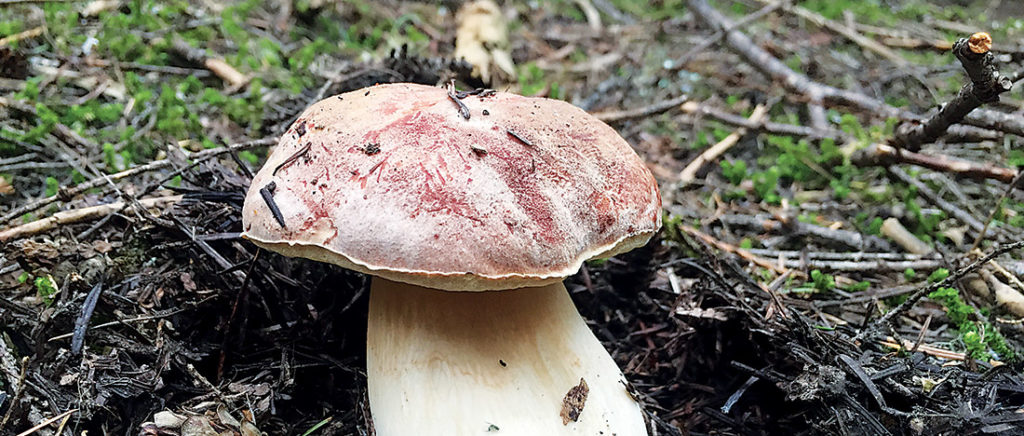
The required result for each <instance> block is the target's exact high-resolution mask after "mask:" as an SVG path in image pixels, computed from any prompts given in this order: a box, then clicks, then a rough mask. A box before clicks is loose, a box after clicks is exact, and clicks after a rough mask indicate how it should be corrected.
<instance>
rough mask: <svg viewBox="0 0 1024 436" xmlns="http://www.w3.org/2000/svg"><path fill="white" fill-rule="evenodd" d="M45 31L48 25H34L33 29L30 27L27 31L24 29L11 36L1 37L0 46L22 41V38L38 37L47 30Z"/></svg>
mask: <svg viewBox="0 0 1024 436" xmlns="http://www.w3.org/2000/svg"><path fill="white" fill-rule="evenodd" d="M45 31H46V27H44V26H39V27H33V28H31V29H28V30H25V31H22V32H18V33H15V34H13V35H10V36H5V37H3V38H0V47H3V46H5V45H7V44H10V43H12V42H15V41H21V40H23V39H27V38H35V37H37V36H39V35H42V34H43V32H45Z"/></svg>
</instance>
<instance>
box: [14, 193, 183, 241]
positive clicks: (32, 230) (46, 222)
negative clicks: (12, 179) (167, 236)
mask: <svg viewBox="0 0 1024 436" xmlns="http://www.w3.org/2000/svg"><path fill="white" fill-rule="evenodd" d="M182 198H183V197H182V196H181V195H171V196H167V197H156V198H146V199H142V200H139V203H140V204H141V205H142V207H145V208H159V207H163V206H165V205H168V204H174V203H177V202H179V201H181V199H182ZM126 207H128V203H126V202H123V201H118V202H115V203H108V204H101V205H97V206H90V207H83V208H81V209H72V210H66V211H62V212H57V213H55V214H53V215H51V216H49V217H46V218H43V219H39V220H35V221H32V222H30V223H25V224H22V225H20V226H17V227H12V228H9V229H6V230H3V231H0V242H6V241H9V240H11V239H15V238H23V237H26V236H32V235H38V234H40V233H43V232H46V231H49V230H52V229H55V228H57V227H58V226H61V225H66V224H73V223H77V222H82V221H86V220H90V219H94V218H99V217H102V216H107V215H110V214H114V213H117V212H120V211H122V210H124V208H126Z"/></svg>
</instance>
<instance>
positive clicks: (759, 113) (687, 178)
mask: <svg viewBox="0 0 1024 436" xmlns="http://www.w3.org/2000/svg"><path fill="white" fill-rule="evenodd" d="M767 113H768V107H767V106H765V105H763V104H759V105H757V106H756V107H754V110H753V112H752V113H751V114H750V117H749V118H748V120H749V121H750V122H751V123H755V124H757V123H760V122H761V121H763V120H764V117H765V115H766V114H767ZM746 134H747V129H746V128H743V127H740V128H738V129H736V131H734V132H732V133H730V134H729V135H728V136H726V137H725V138H722V140H721V141H718V143H717V144H715V145H712V146H711V147H708V149H707V150H704V152H703V153H701V154H700V155H699V156H697V157H696V158H695V159H694V160H693V161H691V162H690V163H689V164H688V165H686V168H683V171H682V172H680V173H679V183H680V184H681V185H683V186H686V185H689V184H690V183H693V180H694V179H696V178H697V172H698V171H700V169H701V168H703V167H704V165H706V164H707V163H708V162H712V161H714V160H715V159H718V157H719V156H721V155H722V153H725V152H726V150H728V149H729V148H731V147H732V146H733V145H736V143H737V142H739V140H740V138H742V137H743V135H746Z"/></svg>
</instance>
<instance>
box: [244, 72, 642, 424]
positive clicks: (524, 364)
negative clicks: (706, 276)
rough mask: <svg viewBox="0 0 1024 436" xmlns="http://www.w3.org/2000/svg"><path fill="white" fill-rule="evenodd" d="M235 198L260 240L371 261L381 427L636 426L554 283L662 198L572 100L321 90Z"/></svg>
mask: <svg viewBox="0 0 1024 436" xmlns="http://www.w3.org/2000/svg"><path fill="white" fill-rule="evenodd" d="M243 213H244V217H243V220H242V222H243V226H244V237H245V238H247V239H249V240H251V241H252V242H254V243H255V244H256V245H258V246H260V247H263V248H266V249H269V250H272V251H276V252H278V253H282V254H284V255H288V256H298V257H305V258H309V259H313V260H317V261H321V262H329V263H333V264H336V265H340V266H342V267H345V268H349V269H352V270H355V271H359V272H363V273H366V274H371V275H373V276H374V278H373V281H372V284H371V287H370V288H371V291H370V305H369V306H370V307H369V326H368V333H367V358H366V364H367V375H368V382H367V383H368V385H369V386H368V388H369V399H370V409H371V415H372V418H373V424H374V428H375V430H376V434H377V435H378V436H407V435H444V436H453V435H454V436H461V435H477V434H480V435H484V434H495V433H493V432H495V431H497V432H498V433H496V434H505V435H528V436H536V435H570V434H571V435H587V436H591V435H602V434H603V435H609V436H610V435H619V436H640V435H646V434H647V432H646V429H645V426H644V421H643V417H642V414H641V411H640V407H639V405H638V404H637V403H636V401H635V400H634V399H633V397H632V396H631V394H630V393H629V392H628V390H627V384H626V383H625V379H624V378H623V375H622V372H621V371H620V370H619V368H618V367H617V366H616V364H615V362H614V361H613V360H612V358H611V356H609V354H608V352H607V351H606V350H605V349H604V348H603V347H602V346H601V344H600V342H598V340H597V338H596V337H595V336H594V334H593V333H592V332H591V331H590V329H589V328H588V327H587V325H586V323H585V322H584V321H583V319H582V318H581V317H580V315H579V313H578V312H577V311H576V309H575V307H574V306H573V303H572V301H571V300H570V298H569V295H568V293H567V292H566V289H565V287H564V286H563V285H562V280H563V279H564V278H565V277H567V276H569V275H571V274H574V273H575V272H576V271H578V270H579V268H580V266H581V265H582V263H583V262H584V261H586V260H587V259H591V258H604V257H609V256H614V255H616V254H618V253H623V252H625V251H628V250H631V249H633V248H635V247H638V246H640V245H643V244H645V243H646V242H647V241H648V239H650V237H651V236H652V235H653V234H654V233H655V232H656V231H657V230H658V229H659V227H660V226H661V199H660V196H659V193H658V187H657V184H656V182H655V180H654V178H653V177H652V176H651V173H650V172H649V171H648V170H647V168H646V167H645V165H644V163H643V161H642V160H641V159H640V158H639V157H638V156H637V155H636V153H635V152H634V151H633V150H632V149H631V148H630V146H629V145H628V144H627V143H626V141H625V140H623V139H622V138H621V137H620V136H619V135H618V134H617V133H616V132H615V130H613V129H612V128H611V127H609V126H607V125H606V124H604V123H602V122H601V121H599V120H597V119H595V118H594V117H592V116H590V115H588V114H587V113H586V112H584V111H583V110H581V109H579V108H576V107H574V106H572V105H570V104H568V103H565V102H562V101H557V100H549V99H544V98H528V97H522V96H519V95H514V94H510V93H504V92H494V91H483V92H469V93H461V92H456V91H454V88H452V87H449V89H447V90H445V89H443V88H438V87H431V86H423V85H414V84H390V85H378V86H374V87H370V88H366V89H361V90H358V91H353V92H349V93H346V94H342V95H338V96H334V97H330V98H327V99H325V100H323V101H320V102H318V103H315V104H313V105H312V106H311V107H309V108H308V109H307V110H306V111H305V112H304V113H303V114H302V115H300V117H299V118H298V120H297V121H296V122H295V123H294V124H293V125H292V126H291V128H289V130H288V131H287V132H286V133H285V134H284V136H283V137H282V138H281V140H280V143H279V144H278V145H277V147H276V148H275V149H274V150H273V152H272V153H271V155H270V156H269V158H268V159H267V162H266V164H265V165H264V167H263V168H262V169H261V170H260V171H259V173H258V174H256V176H255V177H254V178H253V181H252V187H251V188H250V189H249V193H248V195H247V196H246V198H245V205H244V208H243ZM453 291H462V292H453Z"/></svg>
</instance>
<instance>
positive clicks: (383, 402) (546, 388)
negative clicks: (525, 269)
mask: <svg viewBox="0 0 1024 436" xmlns="http://www.w3.org/2000/svg"><path fill="white" fill-rule="evenodd" d="M370 292H371V293H370V314H369V330H368V333H367V356H366V361H367V362H366V363H367V374H368V384H369V397H370V410H371V413H372V415H373V423H374V427H375V429H376V434H377V436H408V435H421V436H432V435H437V436H468V435H509V436H519V435H522V436H539V435H543V436H549V435H550V436H555V435H587V436H591V435H594V436H597V435H609V436H610V435H618V436H645V435H646V434H647V431H646V429H645V427H644V421H643V417H642V414H641V412H640V407H639V406H638V405H637V403H636V402H635V401H634V400H633V399H632V398H631V396H630V395H629V394H628V393H627V391H626V387H625V384H624V381H625V380H624V378H623V376H622V372H621V371H620V370H619V368H618V367H617V366H616V364H615V362H614V361H613V360H612V358H611V356H609V355H608V352H607V351H605V349H604V347H602V346H601V343H600V342H599V341H598V340H597V338H596V337H594V334H593V333H592V332H591V331H590V329H589V328H587V325H586V323H585V322H584V321H583V319H582V318H581V317H580V315H579V313H578V312H577V311H576V308H575V307H574V306H573V303H572V300H570V299H569V295H568V293H567V292H566V290H565V287H564V286H563V285H562V284H561V283H557V284H553V285H548V286H544V287H539V288H523V289H517V290H510V291H498V292H493V291H492V292H445V291H438V290H433V289H427V288H422V287H419V286H414V285H408V284H403V283H396V282H391V281H387V280H383V279H379V278H374V279H373V284H372V286H371V291H370ZM580 379H583V380H584V381H585V382H586V385H587V387H588V388H589V392H588V393H587V395H586V399H585V400H584V401H582V411H581V412H580V413H579V416H578V420H577V421H569V422H568V423H566V424H563V421H564V419H563V417H562V415H563V402H564V401H565V399H566V394H567V393H568V392H569V391H570V389H572V388H573V387H574V386H577V385H579V384H580ZM578 397H579V395H577V400H579V398H578ZM570 409H571V407H570Z"/></svg>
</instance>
